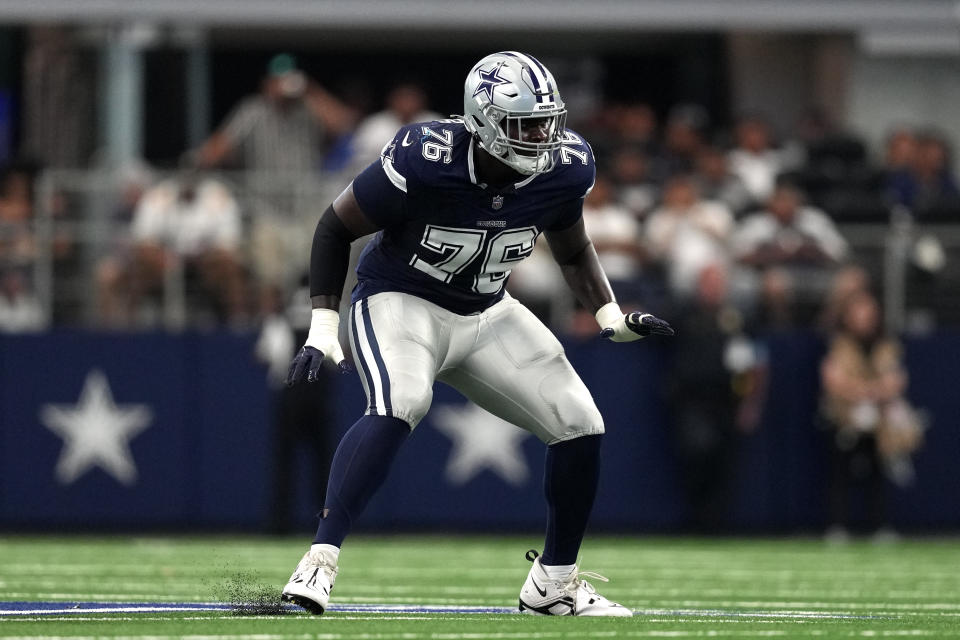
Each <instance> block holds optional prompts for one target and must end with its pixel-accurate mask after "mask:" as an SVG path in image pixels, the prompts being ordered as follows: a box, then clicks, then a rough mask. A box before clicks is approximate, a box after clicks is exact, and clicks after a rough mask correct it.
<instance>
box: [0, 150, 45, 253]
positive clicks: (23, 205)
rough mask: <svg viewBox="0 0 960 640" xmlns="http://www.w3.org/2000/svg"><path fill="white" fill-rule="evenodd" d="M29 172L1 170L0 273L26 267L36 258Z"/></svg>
mask: <svg viewBox="0 0 960 640" xmlns="http://www.w3.org/2000/svg"><path fill="white" fill-rule="evenodd" d="M33 223H34V218H33V175H32V169H30V168H28V167H26V166H23V165H11V166H9V167H6V168H4V169H3V170H2V171H0V270H3V269H10V268H19V269H22V268H29V267H30V266H31V265H32V263H33V261H34V260H35V259H36V251H37V247H36V240H35V238H34V229H33Z"/></svg>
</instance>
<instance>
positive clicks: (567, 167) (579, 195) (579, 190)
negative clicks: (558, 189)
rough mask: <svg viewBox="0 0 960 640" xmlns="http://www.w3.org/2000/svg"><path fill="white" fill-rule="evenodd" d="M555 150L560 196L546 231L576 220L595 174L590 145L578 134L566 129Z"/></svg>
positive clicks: (581, 210)
mask: <svg viewBox="0 0 960 640" xmlns="http://www.w3.org/2000/svg"><path fill="white" fill-rule="evenodd" d="M559 154H560V157H559V163H560V164H559V170H560V171H561V172H562V177H561V181H562V184H563V185H564V188H563V194H564V197H563V200H562V201H561V202H560V203H559V204H558V205H557V208H556V216H555V217H554V220H553V222H552V224H550V226H548V227H546V229H547V231H562V230H563V229H569V228H570V227H572V226H573V225H574V224H576V222H577V220H579V219H580V217H581V216H582V215H583V201H584V199H585V198H586V197H587V194H589V193H590V191H591V190H592V189H593V183H594V181H595V180H596V177H597V168H596V165H595V160H594V157H593V149H592V148H591V147H590V145H589V143H587V141H586V140H584V139H583V138H581V137H580V136H579V135H577V134H575V133H574V132H572V131H570V130H567V131H566V132H565V134H564V144H563V147H561V149H560V151H559Z"/></svg>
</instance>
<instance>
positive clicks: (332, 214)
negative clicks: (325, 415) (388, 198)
mask: <svg viewBox="0 0 960 640" xmlns="http://www.w3.org/2000/svg"><path fill="white" fill-rule="evenodd" d="M378 229H379V227H378V226H377V225H376V224H375V223H373V222H372V221H371V220H370V218H369V217H367V215H366V214H365V213H364V212H363V210H362V209H361V208H360V205H359V204H358V203H357V198H356V196H355V195H354V193H353V183H351V184H350V185H349V186H348V187H347V188H346V189H344V191H343V193H341V194H340V195H339V196H337V199H336V200H334V201H333V204H332V205H331V206H329V207H327V210H326V211H324V212H323V215H322V216H320V221H319V222H317V228H316V231H314V234H313V247H312V249H311V251H310V300H311V302H312V306H313V311H312V317H311V320H310V332H309V334H308V335H307V341H306V342H305V343H304V345H303V348H302V349H300V351H299V352H298V353H297V355H296V356H295V357H294V359H293V362H292V363H291V364H290V371H289V373H288V374H287V384H288V385H292V384H294V383H296V382H298V381H300V380H302V379H303V377H304V375H306V377H307V381H308V382H313V381H315V380H316V379H317V374H318V372H319V371H320V367H321V366H322V365H323V362H324V360H330V361H331V362H333V363H334V364H336V365H337V366H338V367H340V370H341V371H344V372H346V371H349V370H350V365H349V364H347V362H346V360H345V359H344V356H343V350H342V349H341V348H340V340H339V328H340V311H339V309H340V296H341V294H342V293H343V284H344V282H345V281H346V279H347V269H348V267H349V263H350V244H351V243H352V242H353V241H354V240H356V239H357V238H360V237H362V236H365V235H368V234H371V233H373V232H375V231H377V230H378Z"/></svg>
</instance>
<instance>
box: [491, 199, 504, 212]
mask: <svg viewBox="0 0 960 640" xmlns="http://www.w3.org/2000/svg"><path fill="white" fill-rule="evenodd" d="M490 206H491V207H493V210H494V211H499V210H500V209H502V208H503V196H493V203H491V204H490Z"/></svg>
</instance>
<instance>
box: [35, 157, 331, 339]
mask: <svg viewBox="0 0 960 640" xmlns="http://www.w3.org/2000/svg"><path fill="white" fill-rule="evenodd" d="M176 176H177V174H169V173H167V174H164V173H157V174H155V175H154V176H152V177H153V180H151V184H156V183H157V182H159V181H160V180H162V179H165V178H171V177H176ZM203 177H204V178H213V179H215V180H217V181H218V182H220V183H221V184H223V185H225V186H226V187H227V188H228V189H229V191H230V192H231V193H232V194H233V197H234V198H235V200H236V202H237V203H238V205H239V211H240V216H241V220H242V225H243V231H244V232H243V233H242V238H243V244H242V245H241V247H240V251H241V253H242V254H243V255H244V256H248V255H249V250H250V246H249V240H250V230H251V228H252V227H253V226H255V225H256V224H264V225H270V226H284V227H289V228H293V229H297V230H299V229H301V228H302V229H303V230H304V231H303V232H299V233H289V234H288V235H291V236H294V237H296V238H297V239H298V242H297V252H296V254H295V255H290V256H289V261H288V264H285V265H281V268H283V269H284V270H285V271H289V272H291V273H292V272H294V271H295V270H296V269H303V270H305V269H306V268H307V266H308V263H307V258H308V256H309V245H310V242H311V238H312V227H313V225H315V224H316V220H317V219H318V217H319V215H320V214H321V213H322V212H323V210H324V209H325V208H326V207H327V205H328V204H329V203H330V202H332V200H333V198H334V197H335V196H336V195H337V194H338V193H339V191H340V190H341V189H342V188H343V186H344V184H345V182H346V181H345V180H343V179H339V178H334V177H326V178H318V177H317V176H313V175H305V176H298V175H289V174H258V173H252V172H220V173H210V174H204V175H203ZM136 188H137V185H135V184H133V183H130V182H125V181H124V180H123V178H122V177H121V175H120V174H118V173H114V172H111V171H59V170H57V171H47V172H45V173H43V174H42V175H41V176H40V177H39V179H38V181H37V189H36V193H37V197H36V206H35V220H34V229H35V238H36V247H37V255H36V263H35V268H34V271H33V286H34V292H35V294H36V296H37V297H38V299H39V301H40V303H41V305H42V307H43V309H44V313H45V315H46V317H47V318H48V320H50V321H52V322H54V323H56V324H67V325H75V326H82V327H95V326H98V324H99V322H100V318H99V314H98V309H97V293H98V292H97V286H98V283H97V270H98V267H99V266H100V265H102V264H103V261H104V260H106V259H108V258H111V257H112V258H114V259H120V260H122V259H123V256H124V254H125V252H127V251H128V250H129V238H130V236H129V232H130V222H131V215H132V212H133V207H132V203H131V202H129V199H130V198H131V197H132V195H131V190H134V189H136ZM125 198H127V200H126V201H125ZM292 279H293V276H289V274H288V277H287V278H286V279H285V280H284V281H283V282H281V283H280V284H282V285H291V284H292V282H291V280H292ZM187 294H188V287H187V281H186V278H185V273H184V269H183V265H182V263H181V262H179V261H174V262H173V264H170V265H168V268H166V269H165V270H164V281H163V285H162V287H161V292H160V296H159V300H154V301H153V303H152V304H154V305H155V308H153V309H152V314H147V315H150V316H151V317H150V318H148V319H147V323H148V324H152V325H158V326H162V327H163V328H165V329H170V330H177V329H181V328H183V327H185V326H186V325H187V324H188V323H189V315H190V314H189V313H188V311H189V310H188V302H187V297H188V296H187Z"/></svg>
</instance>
